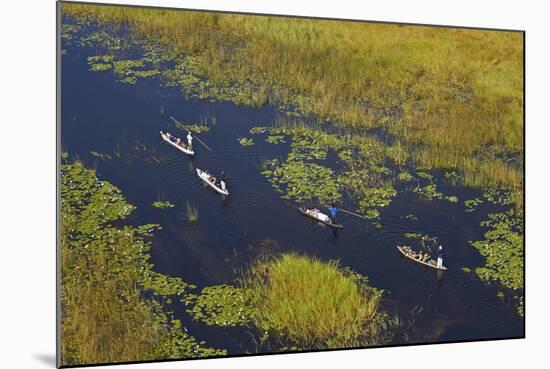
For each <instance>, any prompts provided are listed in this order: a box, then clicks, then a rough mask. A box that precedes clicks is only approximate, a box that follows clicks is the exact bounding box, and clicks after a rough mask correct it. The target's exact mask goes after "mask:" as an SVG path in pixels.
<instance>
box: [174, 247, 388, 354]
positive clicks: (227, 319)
mask: <svg viewBox="0 0 550 369" xmlns="http://www.w3.org/2000/svg"><path fill="white" fill-rule="evenodd" d="M381 297H382V294H381V292H380V291H378V290H377V289H375V288H373V287H371V286H369V284H368V279H367V278H366V277H364V276H362V275H359V274H357V273H354V272H352V271H351V270H349V269H345V268H342V267H340V266H339V265H338V263H337V262H334V261H332V262H328V263H323V262H321V261H319V260H317V259H315V258H311V257H307V256H301V255H297V254H283V255H280V256H278V257H270V258H261V259H259V260H257V261H256V262H254V263H253V264H252V266H251V267H250V268H249V269H248V271H247V272H246V273H245V274H244V276H243V278H242V279H241V280H240V281H239V284H238V286H237V287H235V286H230V285H220V286H214V287H207V288H204V289H203V290H202V292H201V294H199V295H195V296H192V295H187V296H186V297H185V298H184V299H183V300H182V301H184V302H186V303H190V304H193V306H192V308H190V309H188V312H189V313H190V314H191V315H192V316H193V318H194V319H196V320H199V321H203V322H206V323H207V324H209V325H217V326H222V327H226V326H239V325H240V326H253V327H255V328H256V329H257V330H258V331H259V334H260V335H261V342H262V343H264V344H265V343H267V344H271V345H273V344H274V343H276V344H277V347H278V348H279V349H282V350H284V349H285V348H288V347H292V349H294V350H299V349H311V348H314V349H323V348H325V349H326V348H341V347H357V346H367V345H379V344H383V343H387V342H389V341H390V340H391V338H392V337H393V334H392V333H391V329H390V327H391V326H392V325H391V320H390V319H389V318H388V315H387V314H386V313H384V312H382V310H381V308H380V300H381Z"/></svg>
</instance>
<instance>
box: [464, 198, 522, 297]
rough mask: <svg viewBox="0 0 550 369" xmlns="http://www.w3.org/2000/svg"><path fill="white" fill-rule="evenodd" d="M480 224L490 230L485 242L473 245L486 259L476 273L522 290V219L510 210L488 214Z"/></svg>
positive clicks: (486, 278)
mask: <svg viewBox="0 0 550 369" xmlns="http://www.w3.org/2000/svg"><path fill="white" fill-rule="evenodd" d="M481 225H482V226H483V227H487V228H489V230H488V231H487V232H485V234H484V237H485V239H484V240H480V241H471V242H470V243H471V244H472V246H474V247H475V248H476V249H477V250H478V251H479V252H480V253H481V254H482V255H483V256H485V265H484V266H482V267H479V268H477V269H476V274H477V275H478V276H479V277H480V278H481V279H482V280H484V281H498V282H500V283H501V285H502V286H504V287H508V288H510V289H512V290H520V289H523V284H524V280H523V272H524V269H523V260H524V255H523V227H524V226H523V219H522V218H521V217H520V216H518V214H517V212H516V211H515V210H514V209H510V210H508V211H506V212H501V213H492V214H489V215H488V219H487V220H485V221H483V222H481Z"/></svg>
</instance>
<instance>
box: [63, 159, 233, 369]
mask: <svg viewBox="0 0 550 369" xmlns="http://www.w3.org/2000/svg"><path fill="white" fill-rule="evenodd" d="M133 210H134V206H132V205H131V204H129V203H127V202H126V200H125V199H124V197H123V196H122V194H121V192H120V190H118V189H117V188H116V187H114V186H113V185H111V184H110V183H108V182H105V181H101V180H99V179H98V178H97V177H96V174H95V172H94V171H93V170H90V169H87V168H86V167H84V165H83V164H82V163H81V162H79V161H73V162H70V163H68V162H67V163H64V164H63V165H62V167H61V230H62V231H61V269H62V273H61V338H62V340H61V343H62V344H61V360H62V364H63V365H83V364H98V363H113V362H123V361H142V360H159V359H167V358H188V357H207V356H219V355H224V354H225V353H226V352H225V350H217V349H211V348H207V347H205V346H204V343H202V342H198V341H196V340H195V338H194V337H192V336H190V335H189V334H187V332H186V331H185V330H184V329H183V327H182V325H181V322H180V321H179V320H175V319H172V318H171V313H170V311H169V309H168V306H167V305H166V304H161V303H160V302H159V301H162V300H163V299H165V298H169V297H170V296H172V295H181V294H185V293H187V290H188V289H189V288H190V287H191V286H190V285H188V284H186V283H185V282H184V281H183V280H181V279H179V278H172V277H167V276H165V275H163V274H160V273H157V272H155V271H153V269H152V268H153V265H152V264H151V263H149V262H148V259H149V257H150V256H149V247H150V244H149V242H148V241H147V238H148V237H150V236H151V235H152V234H153V232H154V231H155V230H157V229H160V227H159V226H158V225H156V224H145V225H141V226H131V225H123V226H114V225H113V223H114V222H116V221H119V220H123V219H125V218H126V217H127V216H128V215H129V214H130V213H131V212H132V211H133Z"/></svg>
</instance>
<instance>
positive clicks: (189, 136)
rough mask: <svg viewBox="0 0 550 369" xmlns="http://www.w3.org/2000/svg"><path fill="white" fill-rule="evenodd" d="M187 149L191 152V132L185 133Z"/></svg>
mask: <svg viewBox="0 0 550 369" xmlns="http://www.w3.org/2000/svg"><path fill="white" fill-rule="evenodd" d="M187 147H188V148H189V150H193V136H191V132H190V131H188V132H187Z"/></svg>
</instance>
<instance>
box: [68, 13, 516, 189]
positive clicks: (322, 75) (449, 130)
mask: <svg viewBox="0 0 550 369" xmlns="http://www.w3.org/2000/svg"><path fill="white" fill-rule="evenodd" d="M62 9H63V12H66V13H68V14H72V15H77V16H82V17H93V18H94V19H99V20H105V21H114V22H118V23H126V24H128V25H130V26H131V29H132V30H134V32H136V33H137V34H138V35H139V36H141V37H144V38H147V39H149V40H156V41H158V42H160V43H161V44H164V45H165V46H167V47H169V48H171V49H172V50H173V52H174V54H181V53H183V54H186V55H192V56H193V57H194V58H195V60H196V61H197V62H198V65H199V66H200V69H201V74H202V75H203V76H204V78H207V79H209V80H211V81H218V82H219V81H222V82H224V81H245V80H252V81H255V82H256V83H257V86H259V87H258V90H257V91H255V93H254V100H255V101H254V104H256V105H259V104H262V103H266V102H271V103H275V104H276V105H278V106H293V107H294V108H295V109H296V110H297V111H298V112H300V113H301V114H306V115H307V114H312V115H314V116H317V117H318V118H320V119H323V120H324V119H328V120H331V121H333V122H336V123H337V124H340V125H344V126H351V127H356V128H363V127H381V126H384V127H386V128H387V129H388V131H389V132H390V133H391V134H393V135H395V136H396V137H397V139H398V141H399V142H400V144H402V145H404V146H406V147H409V148H413V150H412V157H413V159H414V160H415V161H416V162H417V163H418V164H421V165H437V166H438V167H445V168H457V169H459V170H461V171H463V173H464V177H465V178H467V181H466V183H467V184H472V185H481V186H486V187H490V186H493V185H494V184H499V185H500V184H502V185H504V186H505V187H508V188H511V189H513V190H514V191H520V190H521V188H522V186H523V177H522V171H523V168H522V167H521V165H520V167H515V166H511V165H508V164H507V163H506V162H505V161H503V160H502V156H503V155H509V154H511V155H514V156H520V157H521V155H522V153H523V34H522V33H519V32H495V31H487V30H469V29H450V28H434V27H422V26H398V25H390V24H374V23H358V22H341V21H330V20H310V19H289V18H282V17H265V16H249V15H246V16H245V15H236V14H213V13H205V12H192V11H174V10H159V9H148V8H129V7H115V6H94V5H82V4H63V8H62Z"/></svg>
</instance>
